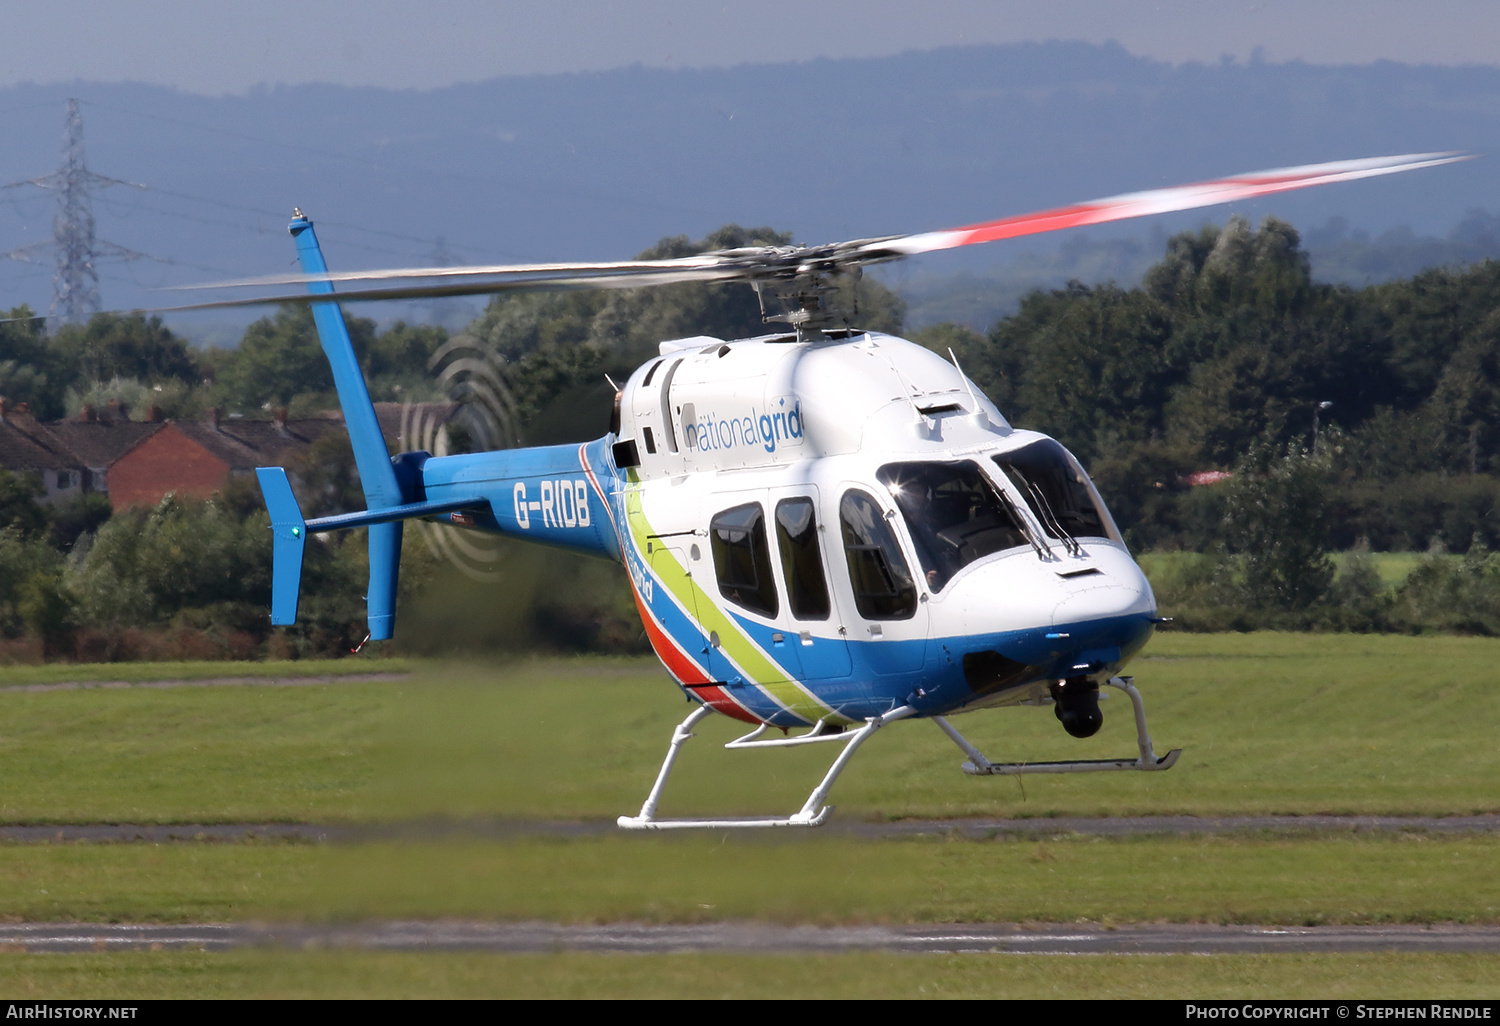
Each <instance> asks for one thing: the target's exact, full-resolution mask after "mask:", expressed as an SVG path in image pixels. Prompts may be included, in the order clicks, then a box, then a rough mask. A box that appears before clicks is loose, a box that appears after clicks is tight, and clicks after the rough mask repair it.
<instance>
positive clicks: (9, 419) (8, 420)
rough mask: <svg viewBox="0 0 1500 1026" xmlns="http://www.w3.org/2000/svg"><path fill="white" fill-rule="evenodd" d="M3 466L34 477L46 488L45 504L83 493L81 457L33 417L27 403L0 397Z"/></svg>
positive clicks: (0, 454)
mask: <svg viewBox="0 0 1500 1026" xmlns="http://www.w3.org/2000/svg"><path fill="white" fill-rule="evenodd" d="M0 467H4V468H5V469H6V470H8V471H10V472H11V473H13V474H22V475H27V474H34V475H36V476H37V477H38V478H39V479H40V480H41V482H42V486H43V487H44V488H45V489H46V491H45V493H44V494H43V495H42V496H41V497H40V500H41V501H42V502H44V503H52V502H56V501H58V500H59V499H66V498H69V497H72V496H75V495H80V494H82V492H83V490H84V485H85V483H86V478H85V471H86V468H85V465H84V462H83V460H82V458H81V457H80V456H79V455H78V454H77V453H76V452H74V451H73V450H72V448H71V447H69V446H68V444H67V443H66V442H65V441H63V440H62V439H61V438H59V437H58V436H57V434H56V433H55V432H53V431H52V430H50V428H49V427H48V426H47V425H45V424H43V423H42V422H41V421H39V420H37V419H36V418H35V417H33V416H32V415H31V410H30V409H29V408H28V406H27V405H26V404H25V403H17V404H15V405H11V404H10V403H8V402H7V401H6V400H5V399H4V398H0Z"/></svg>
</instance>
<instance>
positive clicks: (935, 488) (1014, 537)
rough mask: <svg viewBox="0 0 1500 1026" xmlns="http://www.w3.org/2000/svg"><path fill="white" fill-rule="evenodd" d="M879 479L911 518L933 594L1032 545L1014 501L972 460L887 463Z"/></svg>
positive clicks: (917, 547)
mask: <svg viewBox="0 0 1500 1026" xmlns="http://www.w3.org/2000/svg"><path fill="white" fill-rule="evenodd" d="M877 476H878V477H879V479H880V483H881V484H883V485H885V486H886V487H887V488H889V489H890V490H891V496H892V497H893V498H894V499H895V500H896V506H897V508H898V509H900V510H901V515H902V516H903V517H904V518H905V519H906V525H907V527H908V528H909V529H910V531H911V537H912V542H913V544H914V545H915V546H916V549H917V557H918V558H919V559H920V560H921V561H922V569H923V570H924V571H925V572H926V574H927V586H928V587H929V588H931V589H932V590H933V591H941V590H942V589H943V588H944V587H945V586H946V585H947V583H948V581H949V580H950V579H952V577H953V575H954V574H956V573H958V572H959V571H960V570H962V569H963V568H964V567H966V566H968V565H969V564H970V563H972V562H974V561H975V560H976V559H980V558H982V557H984V556H988V555H990V554H991V553H993V552H1000V551H1003V550H1005V549H1009V548H1014V547H1016V546H1017V545H1026V544H1028V541H1027V538H1026V534H1025V532H1024V531H1023V530H1022V529H1021V525H1020V524H1019V523H1018V522H1017V520H1018V518H1017V517H1016V516H1015V515H1014V514H1013V513H1012V512H1011V508H1010V505H1009V503H1007V502H1006V501H1005V500H1004V499H1003V498H1002V497H1001V496H1000V495H999V494H998V493H997V492H996V491H995V486H994V485H992V484H991V483H990V482H989V480H988V479H987V478H986V477H985V476H984V474H983V473H982V472H981V471H980V469H979V465H978V464H976V463H974V462H973V461H971V460H961V461H958V462H953V463H887V464H886V465H885V466H883V467H881V468H880V471H879V473H878V475H877Z"/></svg>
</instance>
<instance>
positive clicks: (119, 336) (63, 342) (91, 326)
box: [51, 313, 197, 382]
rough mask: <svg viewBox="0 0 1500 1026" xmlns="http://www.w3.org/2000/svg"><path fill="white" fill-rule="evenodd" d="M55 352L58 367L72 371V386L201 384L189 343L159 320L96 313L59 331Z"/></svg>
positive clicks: (53, 350)
mask: <svg viewBox="0 0 1500 1026" xmlns="http://www.w3.org/2000/svg"><path fill="white" fill-rule="evenodd" d="M51 349H52V354H53V359H54V363H55V364H56V365H59V366H63V365H65V366H67V367H69V368H72V369H73V371H74V377H73V380H74V381H82V382H93V381H108V380H110V379H111V378H136V379H138V380H140V381H148V382H160V381H164V380H167V379H171V378H175V379H177V380H180V381H189V382H191V381H195V380H196V379H197V369H196V367H195V366H194V364H193V358H192V355H191V354H190V353H189V352H188V346H187V342H186V341H185V340H183V339H181V338H179V337H178V336H176V335H174V334H173V333H172V332H171V331H170V330H169V329H168V328H167V327H166V326H165V325H164V324H162V321H161V318H160V317H149V318H148V317H144V316H142V315H141V314H115V313H99V314H95V315H94V316H93V317H90V318H89V322H88V323H87V324H85V325H76V324H67V325H63V327H61V328H59V329H58V332H57V334H56V335H55V336H53V339H52V343H51Z"/></svg>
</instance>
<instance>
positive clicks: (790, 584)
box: [776, 497, 829, 620]
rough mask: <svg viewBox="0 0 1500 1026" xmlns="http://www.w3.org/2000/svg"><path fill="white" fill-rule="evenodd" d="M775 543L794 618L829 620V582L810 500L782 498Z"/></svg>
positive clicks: (777, 518)
mask: <svg viewBox="0 0 1500 1026" xmlns="http://www.w3.org/2000/svg"><path fill="white" fill-rule="evenodd" d="M776 544H777V545H778V546H779V547H780V549H781V576H782V577H784V578H786V596H787V601H788V603H789V604H790V605H791V607H792V615H793V616H795V617H796V618H797V619H799V620H826V619H828V610H829V602H828V581H827V579H826V578H825V577H824V576H823V552H822V548H821V546H819V545H818V525H817V522H816V519H815V517H814V515H813V503H812V500H811V499H809V498H806V497H799V498H795V499H782V500H781V501H780V502H778V503H777V504H776Z"/></svg>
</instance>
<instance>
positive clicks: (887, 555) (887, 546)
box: [839, 488, 917, 620]
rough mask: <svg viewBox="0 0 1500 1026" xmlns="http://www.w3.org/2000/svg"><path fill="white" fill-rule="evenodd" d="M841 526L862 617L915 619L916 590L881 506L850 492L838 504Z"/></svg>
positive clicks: (855, 604) (852, 489)
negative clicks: (913, 617)
mask: <svg viewBox="0 0 1500 1026" xmlns="http://www.w3.org/2000/svg"><path fill="white" fill-rule="evenodd" d="M839 522H840V524H841V525H842V526H843V535H844V555H845V556H846V557H847V558H848V560H849V583H850V584H851V585H852V586H853V589H854V607H855V608H856V609H858V610H859V615H860V616H862V617H864V618H865V619H866V620H906V619H909V618H911V617H912V616H914V615H916V612H917V589H916V586H915V585H914V584H913V583H912V577H911V569H910V568H909V567H908V566H907V565H906V557H904V556H902V555H901V547H900V546H899V545H898V544H897V543H896V534H895V532H894V531H892V530H891V525H890V524H888V523H887V522H886V519H885V516H884V514H882V513H881V510H880V506H879V505H878V504H877V503H876V502H875V500H874V499H873V498H872V497H871V496H869V495H867V494H866V493H864V492H862V491H860V490H858V489H857V488H851V489H849V491H847V492H845V493H844V498H843V500H842V501H841V502H840V503H839Z"/></svg>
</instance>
